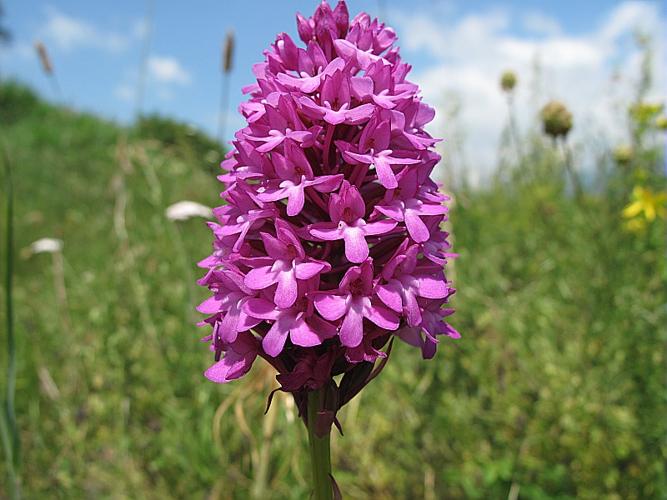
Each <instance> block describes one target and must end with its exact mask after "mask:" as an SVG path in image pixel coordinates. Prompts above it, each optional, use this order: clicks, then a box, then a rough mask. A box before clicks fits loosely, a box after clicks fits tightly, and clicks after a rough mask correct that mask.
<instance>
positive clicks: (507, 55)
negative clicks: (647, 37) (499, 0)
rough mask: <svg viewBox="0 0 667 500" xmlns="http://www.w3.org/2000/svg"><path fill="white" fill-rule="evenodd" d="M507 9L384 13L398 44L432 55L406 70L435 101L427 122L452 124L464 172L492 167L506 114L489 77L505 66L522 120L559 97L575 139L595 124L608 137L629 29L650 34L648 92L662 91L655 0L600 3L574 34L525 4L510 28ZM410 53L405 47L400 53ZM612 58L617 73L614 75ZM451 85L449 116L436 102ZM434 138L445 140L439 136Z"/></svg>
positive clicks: (614, 125) (441, 128)
mask: <svg viewBox="0 0 667 500" xmlns="http://www.w3.org/2000/svg"><path fill="white" fill-rule="evenodd" d="M509 14H510V13H509V12H507V11H503V10H492V11H488V12H483V13H481V14H470V15H466V16H464V17H461V18H459V19H457V20H456V21H454V22H451V23H447V22H446V21H445V22H444V23H442V22H440V21H435V20H434V19H433V18H432V17H428V16H426V15H424V14H412V13H408V12H400V13H398V12H397V13H395V15H394V16H392V17H393V18H394V19H396V21H397V24H398V32H399V35H400V36H401V43H402V46H403V49H404V50H406V49H407V50H408V51H415V52H417V51H419V52H422V53H423V52H424V51H426V52H428V53H429V54H430V55H431V56H432V58H433V60H434V61H435V62H434V63H433V64H432V65H431V66H430V67H427V68H426V69H424V70H422V71H420V72H416V73H415V74H413V75H412V79H413V80H414V81H415V82H417V83H419V84H420V85H422V87H423V93H424V97H425V99H426V100H427V102H429V103H432V104H433V105H435V106H436V107H440V112H439V113H438V116H439V118H437V119H436V123H435V124H434V129H435V131H437V132H438V133H442V134H443V135H444V136H445V137H448V138H451V137H455V136H458V135H459V134H460V130H458V129H462V130H463V135H464V137H465V146H464V151H463V154H462V155H461V156H463V157H464V158H466V160H467V163H468V164H469V169H468V170H469V173H470V174H471V175H472V179H471V180H472V181H473V182H474V181H476V180H477V181H478V180H480V179H483V178H485V176H486V175H487V174H488V173H489V172H490V171H491V170H492V168H493V167H494V162H495V158H496V153H497V148H498V139H499V136H500V134H501V131H502V129H503V127H504V126H505V123H506V120H507V104H506V101H505V96H504V95H503V94H502V92H501V91H500V88H499V84H498V79H499V75H500V74H501V73H502V72H503V71H504V70H506V69H512V70H514V71H515V72H516V73H517V74H518V76H519V85H518V87H517V95H516V101H515V102H516V106H517V108H516V109H517V114H518V119H519V122H520V124H521V125H522V126H523V127H524V128H526V127H527V126H528V125H529V124H530V123H534V120H535V116H536V113H537V111H538V110H539V108H540V107H541V106H542V105H543V104H544V103H545V102H546V101H547V100H549V99H559V100H561V101H563V102H565V103H566V104H567V106H568V107H570V109H571V110H572V111H573V113H574V115H575V128H574V130H573V139H575V140H579V141H582V140H585V139H587V138H589V137H597V136H599V135H600V134H605V135H607V136H609V135H611V136H615V137H618V136H619V135H620V134H621V133H622V128H623V126H624V123H619V120H618V117H619V116H623V115H622V114H619V110H618V104H619V102H627V101H628V100H629V99H630V97H631V95H632V89H633V85H634V82H633V81H632V79H627V78H626V76H627V75H637V74H638V67H639V61H640V57H639V53H638V50H637V48H636V47H634V46H633V44H632V40H631V35H632V34H633V33H634V32H635V31H636V30H637V29H638V28H639V29H640V30H641V31H643V32H646V33H649V34H651V35H652V37H653V40H654V42H655V48H656V54H655V61H654V62H655V70H656V75H655V76H656V81H655V88H656V89H660V92H662V94H659V95H656V97H662V98H663V99H664V97H665V96H664V89H665V84H666V80H665V74H664V71H663V68H662V63H661V62H662V61H664V56H665V54H664V47H663V46H662V45H661V42H662V38H661V37H662V36H663V35H662V34H663V33H664V32H665V19H664V18H662V17H661V16H660V11H659V7H658V5H657V4H655V3H651V2H626V3H621V4H618V5H617V6H616V7H615V8H613V9H612V10H611V11H608V12H607V13H606V14H605V13H601V19H600V24H599V25H598V26H597V27H594V28H593V29H591V31H590V32H588V33H584V34H578V35H574V34H568V33H566V32H564V30H563V28H562V27H561V26H560V25H559V24H558V23H557V22H556V21H555V20H553V19H551V18H548V17H545V16H543V15H541V14H539V13H535V12H533V13H530V14H527V15H525V16H524V17H523V18H521V19H522V23H523V27H524V28H525V29H526V30H528V31H530V32H531V34H530V36H521V35H519V34H517V33H516V31H515V30H514V31H513V30H512V29H511V28H512V26H511V23H510V19H511V17H510V15H509ZM410 56H411V55H410V54H405V57H406V59H407V60H408V61H409V60H410ZM536 68H539V70H536ZM618 68H620V69H622V75H623V76H624V79H621V80H619V81H614V79H613V78H612V76H613V74H614V71H615V69H618ZM452 95H456V96H457V97H458V99H459V100H460V102H461V107H460V112H459V114H458V116H457V118H456V120H454V121H452V120H451V117H448V116H446V115H447V113H446V111H445V109H446V108H447V100H448V99H450V98H451V96H452ZM614 106H616V108H614ZM456 121H458V123H455V122H456ZM457 128H458V129H457ZM444 147H445V150H446V149H447V148H448V147H449V141H446V142H445V146H444Z"/></svg>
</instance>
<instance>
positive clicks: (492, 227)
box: [0, 82, 667, 500]
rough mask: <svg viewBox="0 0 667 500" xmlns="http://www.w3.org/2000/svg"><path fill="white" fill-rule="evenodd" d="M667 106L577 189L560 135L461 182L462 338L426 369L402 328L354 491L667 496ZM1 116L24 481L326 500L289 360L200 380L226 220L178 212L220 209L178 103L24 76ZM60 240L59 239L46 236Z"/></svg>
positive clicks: (359, 419)
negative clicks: (211, 281)
mask: <svg viewBox="0 0 667 500" xmlns="http://www.w3.org/2000/svg"><path fill="white" fill-rule="evenodd" d="M499 92H500V89H499ZM642 113H643V114H642ZM659 113H660V111H659V110H653V112H651V110H648V111H647V110H646V109H644V108H641V109H639V108H637V107H635V108H633V112H632V113H631V114H630V118H629V120H630V131H631V133H630V136H631V137H630V140H631V145H632V150H631V151H630V153H628V154H627V155H626V156H624V157H621V156H620V153H621V152H620V150H619V151H616V152H615V153H614V151H615V148H616V146H617V145H615V144H609V145H607V147H606V149H605V150H604V151H602V152H601V153H600V154H599V155H598V157H596V158H597V166H596V169H595V170H594V171H593V172H592V173H590V176H589V177H590V179H589V181H588V182H587V185H588V188H587V189H585V190H584V191H583V192H582V193H581V194H580V195H577V194H576V193H575V192H574V191H573V190H572V185H573V184H572V178H571V177H568V172H570V171H569V170H568V169H567V168H566V166H567V165H566V163H567V162H568V161H573V162H576V161H577V158H578V156H577V151H576V150H574V153H572V151H573V150H572V149H571V148H570V145H568V144H565V145H563V144H560V145H554V144H552V142H551V141H549V140H547V139H546V138H544V137H543V136H542V135H541V134H540V131H539V130H534V131H531V132H529V133H527V134H526V135H525V136H524V135H522V136H520V137H516V136H515V140H517V141H518V142H520V145H521V148H520V149H521V151H522V153H521V155H520V157H519V158H518V159H517V158H516V155H514V156H513V155H511V154H510V155H506V156H507V157H508V158H514V159H511V160H510V159H502V158H501V160H499V163H500V168H499V170H498V172H497V174H496V176H495V178H494V180H493V181H492V182H490V183H489V184H488V185H485V186H483V187H477V188H470V187H466V185H465V183H459V185H457V186H456V189H455V190H454V193H453V194H454V197H455V204H454V207H453V208H452V212H451V219H452V221H453V229H452V231H453V241H454V245H455V251H457V252H458V253H459V255H460V256H459V258H458V259H457V260H456V262H455V264H454V266H453V271H452V272H453V276H452V278H453V279H454V281H455V283H456V285H457V288H458V289H459V291H458V292H457V294H456V297H455V299H454V301H453V303H454V306H455V307H456V309H457V312H456V315H455V316H454V319H453V320H452V323H453V325H454V326H455V327H456V328H457V329H458V330H459V331H460V332H461V333H462V335H463V338H462V339H461V340H459V341H442V342H441V345H440V350H439V352H438V355H437V356H436V358H435V359H433V360H431V361H428V362H424V361H422V360H421V358H420V354H419V352H418V351H417V350H415V349H413V348H410V347H409V346H407V345H404V344H401V343H398V344H395V346H394V352H393V353H392V356H391V359H390V362H389V363H388V365H387V367H386V368H385V370H384V372H383V373H382V375H381V376H380V377H379V378H378V379H376V380H375V381H374V382H373V383H372V384H370V386H369V387H368V388H367V389H366V390H364V391H363V392H362V394H361V395H360V396H359V397H358V398H357V399H355V400H354V401H353V402H352V403H350V404H349V405H348V406H347V407H345V409H344V410H343V411H342V412H341V415H340V420H341V423H342V425H343V429H344V432H345V435H344V437H341V436H338V435H336V436H334V438H333V443H332V445H333V460H334V471H335V475H336V480H337V482H338V484H339V485H340V487H341V489H342V491H343V492H344V493H345V495H346V498H354V499H357V498H358V499H366V498H377V499H387V498H405V499H413V498H424V499H427V500H433V499H447V498H452V499H458V498H481V499H496V498H498V499H500V498H503V499H504V498H509V499H517V498H522V499H523V498H525V499H542V498H558V499H569V498H583V499H618V500H621V499H653V498H655V499H659V498H665V496H666V495H667V418H666V416H667V399H666V398H667V393H666V390H665V382H666V377H667V369H666V362H667V360H666V358H665V355H666V350H665V348H666V345H667V331H666V327H665V325H667V309H666V304H667V290H666V283H667V271H666V267H665V254H666V251H667V248H666V245H665V220H664V219H662V218H661V217H660V216H658V217H656V218H655V219H654V220H650V217H645V215H646V214H647V212H645V211H643V212H642V211H640V212H639V213H637V214H634V215H633V213H634V212H636V210H634V211H633V210H629V211H626V212H625V213H626V216H627V217H625V218H624V217H623V209H624V207H626V206H628V204H630V203H632V201H633V196H635V198H637V200H639V201H640V202H641V200H642V199H643V198H641V192H640V191H637V190H635V191H634V193H635V194H634V195H633V189H635V187H636V186H644V187H645V188H647V189H650V190H652V191H651V192H652V193H657V192H659V191H660V190H664V189H665V178H664V173H663V163H664V157H663V150H662V147H661V142H660V141H661V140H664V132H660V131H658V130H657V129H656V127H654V125H653V124H654V121H655V118H656V116H657V115H658V114H659ZM0 114H1V116H2V119H1V120H0V140H2V143H1V144H2V146H1V147H2V148H3V149H4V151H5V158H6V161H8V162H9V164H10V166H11V169H12V173H13V179H14V194H15V216H14V224H15V240H16V241H15V249H16V259H15V263H14V272H15V288H14V302H15V314H16V332H15V333H16V337H17V343H18V344H17V362H18V366H17V373H18V376H17V387H16V416H17V417H16V418H17V425H18V428H19V430H20V442H21V448H20V457H19V459H18V461H17V463H18V473H19V476H20V482H21V487H22V491H23V495H24V497H25V498H31V499H32V498H35V499H41V498H63V499H78V498H84V499H89V498H132V499H143V498H146V499H153V498H155V499H158V498H159V499H164V498H179V499H180V498H192V499H218V498H220V499H246V498H257V499H267V498H276V499H282V498H285V499H300V498H308V495H309V489H308V480H309V478H308V474H309V469H308V464H307V463H306V460H307V455H306V447H305V441H306V433H305V429H304V428H303V425H302V424H301V423H300V422H299V419H298V416H297V414H296V408H295V406H294V404H293V403H292V401H291V400H290V397H288V396H287V395H285V394H282V393H278V394H277V395H276V398H275V399H274V402H273V405H272V406H271V409H270V410H269V412H268V414H267V415H263V412H264V409H265V403H266V397H267V395H268V393H269V392H270V391H271V390H272V389H273V388H275V387H277V382H276V381H275V378H274V373H272V371H271V369H269V368H268V367H266V366H264V364H263V363H256V364H255V367H254V368H253V371H252V372H251V375H250V376H249V377H248V378H246V379H244V380H242V381H240V382H236V383H232V384H228V385H222V386H220V385H215V384H213V383H211V382H208V381H207V380H206V379H204V378H203V376H202V371H203V370H204V369H205V368H206V367H207V366H208V365H209V364H210V362H211V360H212V356H211V354H210V353H209V351H208V349H207V347H206V345H205V344H202V343H200V342H199V341H198V340H199V338H200V337H202V336H203V335H204V331H203V330H202V329H198V328H196V327H195V323H196V321H197V320H198V315H197V314H196V313H195V311H194V305H196V304H197V303H198V302H199V301H200V300H202V299H203V298H204V296H205V291H204V290H200V289H198V287H197V286H196V285H195V279H196V278H197V277H199V270H198V269H197V267H196V264H195V263H196V261H197V260H199V259H201V258H203V257H205V256H206V255H207V254H208V252H209V249H210V243H211V236H210V235H209V231H208V229H207V227H206V226H205V224H204V222H203V220H202V219H193V220H187V221H181V222H173V221H170V220H168V219H167V218H166V217H165V209H166V207H167V206H169V205H170V204H172V203H174V202H177V201H180V200H193V201H197V202H200V203H203V204H205V205H208V206H215V205H216V204H218V201H219V198H218V192H219V184H218V183H217V181H216V180H215V175H216V165H217V163H219V161H220V157H221V151H220V149H219V147H218V146H217V145H216V143H215V142H214V141H212V140H210V139H208V138H206V137H205V136H204V135H202V134H201V133H198V132H196V131H192V130H191V129H189V128H188V127H186V126H184V125H182V124H178V123H176V122H173V121H170V120H164V119H160V118H157V117H152V118H146V119H144V120H143V121H142V122H141V123H140V124H137V125H134V126H131V127H126V126H119V125H117V124H114V123H110V122H108V121H104V120H103V119H100V118H98V117H96V116H92V115H88V114H82V113H78V112H74V111H71V110H68V109H66V108H64V107H60V106H55V105H52V104H49V103H47V102H46V101H44V100H42V99H41V98H39V97H38V96H36V95H35V94H34V93H33V92H32V91H30V90H29V89H27V88H26V87H23V86H21V85H18V84H15V83H11V82H6V83H3V84H2V85H1V86H0ZM619 119H622V120H626V119H628V118H627V117H626V116H625V115H623V116H620V117H619ZM575 126H576V124H575ZM661 134H663V135H661ZM559 146H563V147H559ZM509 149H510V150H511V149H512V148H511V144H510V148H509ZM638 193H639V194H638ZM2 200H3V205H4V201H5V192H4V191H3V196H2ZM637 200H635V201H637ZM640 208H641V207H640ZM5 230H6V223H5V221H4V216H3V219H2V223H0V234H2V235H3V238H4V234H5ZM44 237H52V238H58V239H61V240H62V241H63V242H64V247H63V250H62V252H58V253H55V254H49V253H40V254H34V253H33V252H31V251H30V245H31V243H32V242H34V241H35V240H38V239H39V238H44ZM5 251H6V250H5V247H4V243H3V247H2V270H3V273H4V272H6V269H5V256H6V254H5ZM2 294H3V299H4V295H5V294H6V290H5V289H3V290H2ZM3 303H4V300H3ZM6 313H7V311H5V310H4V309H3V313H2V314H3V322H2V324H3V326H2V329H3V333H2V346H3V348H2V357H1V358H0V360H1V361H0V363H1V366H0V368H2V373H3V375H2V377H0V380H2V389H3V391H4V388H5V376H4V373H5V372H6V366H7V363H8V359H7V356H6V349H5V347H4V346H5V342H6V340H5V339H6V332H5V331H4V329H5V326H4V324H5V323H4V315H5V314H6ZM7 465H8V464H7V461H6V459H5V460H4V461H3V462H0V477H1V478H2V479H0V498H4V497H5V495H8V490H7V487H6V485H7V482H6V478H7V474H6V472H7Z"/></svg>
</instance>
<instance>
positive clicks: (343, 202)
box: [309, 181, 396, 264]
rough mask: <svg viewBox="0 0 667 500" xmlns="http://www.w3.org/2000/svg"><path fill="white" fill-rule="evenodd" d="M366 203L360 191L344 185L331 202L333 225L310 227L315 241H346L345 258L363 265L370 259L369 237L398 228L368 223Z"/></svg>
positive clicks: (386, 222)
mask: <svg viewBox="0 0 667 500" xmlns="http://www.w3.org/2000/svg"><path fill="white" fill-rule="evenodd" d="M365 211H366V205H365V204H364V200H363V198H362V197H361V195H360V194H359V190H358V189H357V188H356V187H355V186H350V183H349V182H347V181H343V185H342V186H341V188H340V192H339V193H335V194H332V195H331V197H330V198H329V217H330V218H331V221H332V222H320V223H316V224H313V225H311V226H310V229H309V232H310V234H311V235H312V236H314V237H315V238H319V239H320V240H326V241H335V240H344V241H345V257H346V258H347V260H349V261H350V262H354V263H357V264H358V263H361V262H364V261H365V260H366V259H367V258H368V253H369V250H368V243H367V242H366V236H374V235H378V234H386V233H388V232H389V231H391V230H392V229H394V228H395V227H396V223H395V222H393V221H391V220H386V219H384V220H378V221H375V222H366V221H365V220H364V219H363V217H364V213H365Z"/></svg>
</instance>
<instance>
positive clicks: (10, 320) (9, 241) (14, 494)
mask: <svg viewBox="0 0 667 500" xmlns="http://www.w3.org/2000/svg"><path fill="white" fill-rule="evenodd" d="M2 146H3V149H4V158H3V160H4V164H5V189H6V194H7V206H6V208H7V211H6V217H7V218H6V221H5V223H6V228H5V229H6V241H5V243H6V248H5V251H6V273H5V312H6V319H7V323H6V326H7V358H8V359H7V393H6V399H5V408H4V409H3V410H4V415H3V416H2V420H3V422H2V429H0V432H1V437H2V441H3V449H4V450H5V459H6V462H7V473H8V475H9V482H10V484H9V486H10V493H11V498H14V499H16V498H20V497H21V492H20V489H19V488H20V486H19V477H18V473H17V469H18V464H19V451H20V445H21V442H20V437H19V431H18V426H17V424H16V410H15V408H14V395H15V394H16V341H15V338H14V304H13V299H14V290H13V285H14V191H13V184H12V171H11V165H10V163H9V154H8V152H7V149H6V144H5V143H4V142H3V144H2Z"/></svg>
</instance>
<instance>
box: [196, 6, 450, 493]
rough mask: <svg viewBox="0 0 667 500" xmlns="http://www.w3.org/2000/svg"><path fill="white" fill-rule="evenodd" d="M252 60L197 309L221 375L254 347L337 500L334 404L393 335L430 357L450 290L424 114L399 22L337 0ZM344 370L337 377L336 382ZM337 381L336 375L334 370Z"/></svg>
mask: <svg viewBox="0 0 667 500" xmlns="http://www.w3.org/2000/svg"><path fill="white" fill-rule="evenodd" d="M297 30H298V34H299V38H300V39H301V41H302V42H303V45H299V44H297V43H296V42H295V41H294V40H293V39H292V38H291V37H290V36H289V35H287V34H286V33H281V34H279V35H278V36H277V38H276V41H275V43H274V44H273V45H272V46H271V47H270V49H269V50H267V51H266V52H265V56H266V57H265V60H264V62H261V63H258V64H256V65H254V66H253V73H254V76H255V78H256V81H255V83H253V84H251V85H248V86H247V87H245V88H244V89H243V91H244V93H245V94H247V95H248V100H247V101H246V102H244V103H243V104H241V106H240V107H239V111H240V113H241V114H242V115H243V116H244V118H245V120H246V122H247V125H246V126H245V127H244V128H242V129H240V130H239V131H237V132H236V134H235V136H234V140H233V143H232V144H233V149H232V150H231V151H230V153H229V154H228V155H227V157H226V159H225V161H224V162H223V163H222V165H221V166H222V169H223V173H222V174H221V175H220V176H219V180H220V181H221V182H223V183H224V185H225V189H224V190H223V192H222V193H221V197H222V199H223V201H224V204H223V205H222V206H221V207H218V208H216V209H214V210H213V214H214V216H215V218H216V222H212V223H210V224H209V225H210V227H211V229H212V232H213V235H214V242H213V252H212V254H211V255H210V256H209V257H207V258H206V259H204V260H203V261H201V262H200V266H201V267H203V268H205V269H206V270H207V272H206V274H205V276H204V277H203V278H202V279H200V280H199V284H200V285H202V286H205V287H207V288H208V289H209V290H210V291H211V296H210V297H209V298H208V299H207V300H206V301H204V302H203V303H202V304H201V305H200V306H199V308H198V310H199V311H200V312H201V313H203V314H205V315H206V318H205V319H204V320H203V321H202V322H201V324H202V325H203V326H208V327H210V328H211V333H210V334H209V335H208V336H207V337H205V338H204V339H203V340H204V341H206V342H208V343H210V348H211V351H213V353H214V358H215V362H214V363H213V365H212V366H211V367H210V368H208V369H207V370H206V371H205V376H206V377H207V378H208V379H210V380H212V381H213V382H218V383H226V382H229V381H231V380H234V379H238V378H240V377H242V376H243V375H245V374H246V373H248V371H249V370H250V369H251V367H252V364H253V363H254V362H255V360H256V359H257V358H263V359H264V360H265V361H267V362H268V363H270V364H271V365H272V366H273V367H274V368H275V369H276V371H277V376H276V378H277V381H278V383H279V384H280V390H282V391H285V392H288V393H291V394H292V396H293V397H294V400H295V402H296V405H297V407H298V409H299V413H300V416H301V417H302V418H303V421H304V422H305V424H306V426H307V429H308V434H309V442H310V452H311V464H312V471H313V481H314V483H313V487H314V498H316V499H324V498H326V499H329V498H332V497H333V495H334V492H336V491H337V486H336V485H335V483H334V482H333V479H332V478H333V476H331V462H330V457H329V439H330V431H331V427H332V426H333V425H336V426H338V427H340V422H339V421H338V419H337V417H336V415H337V412H338V410H339V409H340V408H341V407H342V406H343V405H345V404H346V403H347V402H349V401H350V400H351V399H352V398H353V397H354V396H355V395H356V394H358V393H359V391H360V390H361V389H362V388H363V387H364V386H365V385H366V384H368V383H369V382H370V380H371V379H372V378H374V377H375V376H376V375H377V374H378V373H379V371H380V370H381V369H382V367H383V366H384V365H385V363H386V362H387V360H388V357H389V353H390V351H391V345H392V342H393V339H394V337H397V338H399V339H400V340H402V341H404V342H406V343H407V344H409V345H413V346H415V347H417V348H419V349H421V352H422V355H423V357H424V358H432V357H433V356H434V355H435V353H436V348H437V346H438V344H439V343H440V339H441V338H443V337H449V338H458V337H459V334H458V333H457V332H456V330H455V329H454V328H453V327H451V326H450V325H449V324H448V323H447V321H446V319H447V318H448V317H449V316H450V315H451V314H452V313H453V310H452V309H451V308H450V307H448V305H447V303H448V299H449V298H450V296H451V295H452V294H453V293H454V289H453V288H452V286H451V283H450V282H449V281H448V280H447V278H446V276H445V267H446V264H447V261H448V259H450V258H451V257H453V256H454V255H453V254H451V253H450V248H449V244H448V242H447V233H446V232H445V231H444V230H443V229H442V227H441V226H442V223H443V221H445V220H446V217H447V207H446V205H445V203H446V201H447V197H446V196H445V195H444V194H442V193H441V192H440V191H439V189H438V186H437V184H436V183H435V182H434V181H433V180H432V178H431V176H432V173H433V170H434V168H435V167H436V165H437V164H438V162H439V160H440V156H439V155H438V154H437V153H436V152H435V150H434V145H435V144H436V142H437V140H436V139H434V138H433V137H431V136H430V135H429V134H428V133H427V132H426V131H425V129H424V127H425V126H426V125H427V124H428V123H429V122H430V121H431V120H432V119H433V117H434V110H433V109H432V108H430V107H429V106H427V105H426V104H425V103H423V102H422V100H421V97H420V94H419V88H418V86H417V85H415V84H414V83H411V82H410V81H409V80H408V79H407V76H408V73H409V70H410V66H409V65H407V64H406V63H404V62H403V61H402V60H401V57H400V55H399V51H398V48H396V47H394V42H395V41H396V34H395V33H394V31H393V30H392V29H391V28H389V27H386V26H385V25H384V24H382V23H380V22H379V21H378V20H377V19H371V18H370V17H369V16H368V15H367V14H364V13H362V14H359V15H358V16H356V17H355V18H354V19H352V21H350V20H349V16H348V11H347V6H346V5H345V2H342V1H341V2H339V3H338V4H337V5H336V7H335V8H333V9H332V8H331V6H330V5H329V4H328V3H326V2H323V3H322V4H321V5H319V7H318V8H317V9H316V11H315V13H314V15H313V16H312V17H310V18H306V17H304V16H302V15H300V14H298V15H297ZM339 376H340V378H338V377H339ZM334 377H336V379H334Z"/></svg>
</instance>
